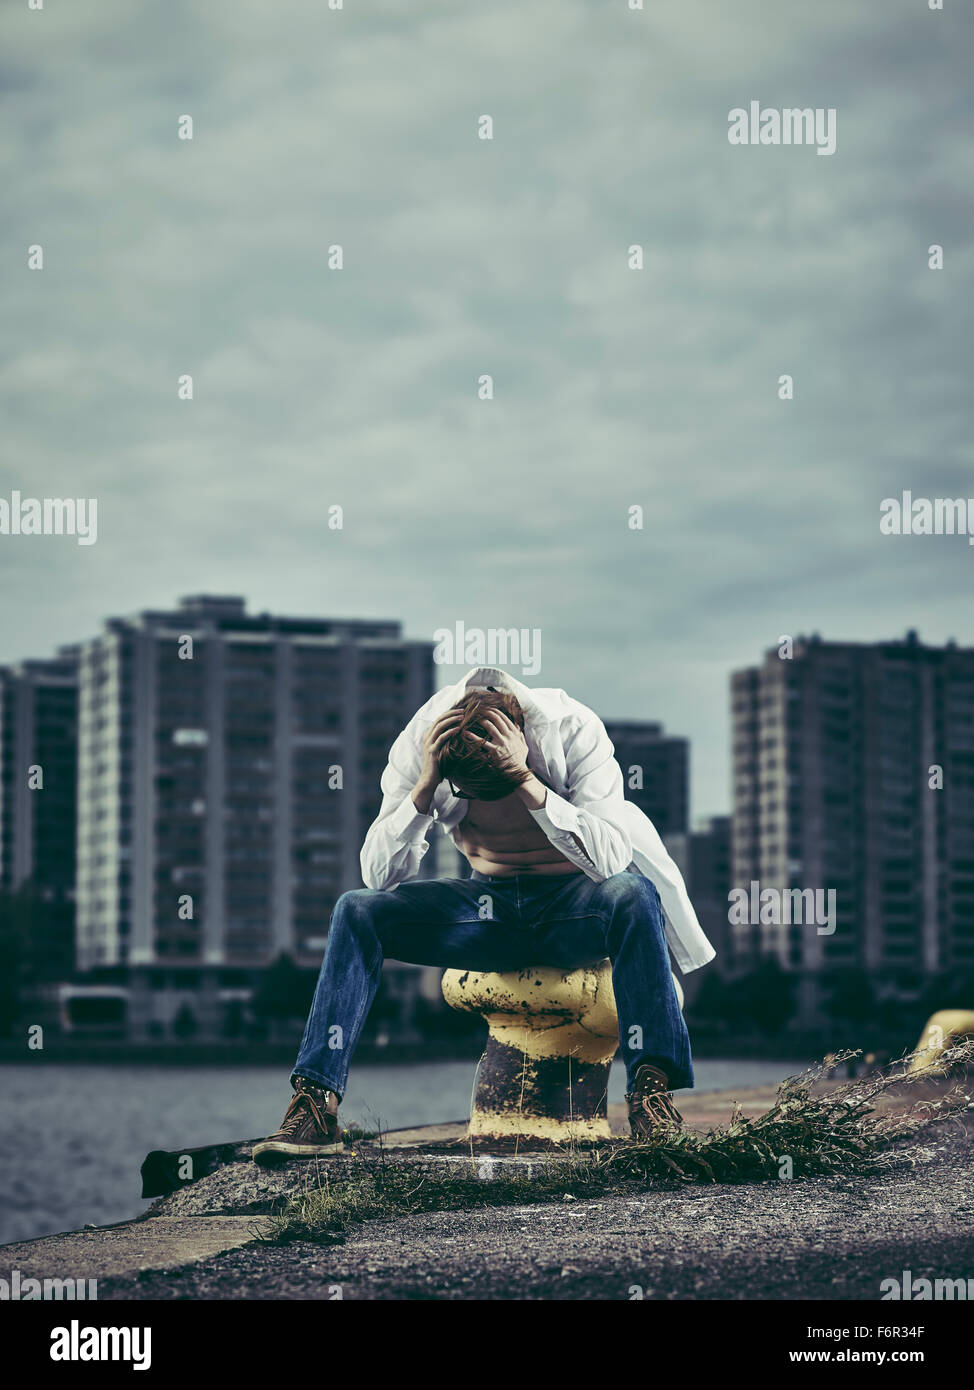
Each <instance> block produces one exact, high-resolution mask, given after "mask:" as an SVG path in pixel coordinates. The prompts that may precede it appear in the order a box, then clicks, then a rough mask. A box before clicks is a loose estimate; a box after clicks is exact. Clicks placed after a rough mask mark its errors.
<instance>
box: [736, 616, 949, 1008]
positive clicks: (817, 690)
mask: <svg viewBox="0 0 974 1390" xmlns="http://www.w3.org/2000/svg"><path fill="white" fill-rule="evenodd" d="M779 650H780V651H781V653H782V654H781V655H779ZM779 650H772V651H769V652H768V653H767V654H766V656H765V659H764V662H763V664H762V665H760V666H755V667H751V668H748V669H747V670H742V671H738V672H735V673H734V675H733V676H732V679H731V691H732V722H733V778H734V796H733V807H734V812H733V827H732V863H731V874H732V880H733V885H734V887H735V888H738V889H743V890H746V891H747V892H748V895H749V897H750V898H752V899H753V900H754V901H755V902H756V901H758V898H757V897H756V896H755V895H754V894H753V893H752V892H751V885H752V884H757V885H759V888H758V894H760V893H761V892H763V890H765V889H766V888H770V889H772V890H774V892H775V893H777V894H778V895H779V901H783V897H784V895H785V894H786V893H787V894H789V896H790V899H791V902H792V903H793V904H796V905H797V898H796V892H801V893H802V894H804V901H805V902H806V903H807V904H809V905H810V904H811V903H812V901H813V899H812V897H811V895H810V894H813V893H815V892H819V893H821V894H822V897H820V898H819V899H818V903H819V905H820V907H821V906H824V905H825V904H826V903H827V902H828V898H827V894H828V892H829V891H830V890H831V891H832V892H833V893H834V920H833V921H832V922H828V921H825V922H823V921H822V914H821V911H820V912H819V914H818V917H817V918H816V920H815V921H813V922H812V923H811V924H809V922H808V921H807V920H806V921H803V922H802V921H799V922H796V921H794V920H792V921H784V920H777V921H775V920H773V918H774V917H775V916H776V915H777V916H778V918H779V919H780V918H783V917H784V916H785V913H784V912H778V913H777V914H776V913H775V911H774V903H773V900H772V902H771V904H770V907H769V909H768V910H767V911H765V912H764V913H763V914H762V913H760V912H759V913H754V912H751V913H749V915H748V920H747V921H739V922H736V923H734V922H733V921H732V923H731V938H732V945H733V951H734V956H735V960H736V962H737V963H738V965H739V966H741V967H744V966H747V965H749V964H753V963H754V961H755V960H756V959H757V958H759V957H762V956H769V955H770V956H774V957H776V958H777V960H778V961H779V963H780V964H781V965H782V966H783V967H784V968H785V969H787V970H794V971H800V972H806V973H808V974H809V975H812V976H819V975H821V972H823V971H827V970H832V969H850V968H851V969H860V970H863V971H867V972H869V974H870V975H871V976H873V977H876V978H878V979H886V980H888V981H890V982H892V983H894V984H896V985H898V986H899V987H901V988H904V989H906V988H909V986H910V983H911V982H917V981H919V980H922V979H923V978H925V977H928V976H930V975H932V974H935V973H938V972H943V971H954V970H956V971H968V972H969V971H971V970H972V969H974V650H971V649H961V648H958V647H957V646H956V645H954V644H948V645H947V646H946V647H929V646H925V645H924V644H922V643H921V642H920V641H919V640H918V638H917V637H916V634H915V633H909V634H908V635H907V637H906V639H905V640H903V641H891V642H878V643H870V644H866V643H853V642H825V641H821V640H820V639H819V638H817V637H812V638H809V639H805V638H798V639H796V640H795V641H794V643H793V644H791V645H790V646H785V645H783V647H782V648H781V649H779ZM788 915H790V916H791V917H792V918H794V916H795V915H796V913H795V911H794V908H792V909H791V910H790V912H789V914H788ZM799 915H800V913H799ZM762 916H763V917H764V918H766V919H767V920H762ZM806 916H807V912H806Z"/></svg>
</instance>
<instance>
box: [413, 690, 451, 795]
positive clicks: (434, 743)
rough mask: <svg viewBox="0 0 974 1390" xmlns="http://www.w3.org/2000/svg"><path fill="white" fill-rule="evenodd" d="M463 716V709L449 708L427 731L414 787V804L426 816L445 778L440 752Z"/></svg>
mask: <svg viewBox="0 0 974 1390" xmlns="http://www.w3.org/2000/svg"><path fill="white" fill-rule="evenodd" d="M462 717H463V711H462V710H458V709H449V710H447V712H446V714H441V715H440V717H439V719H437V720H435V722H434V723H432V724H431V725H430V727H429V728H428V729H427V731H426V737H425V738H424V739H423V765H422V767H421V769H420V773H419V777H418V779H417V781H416V785H415V786H414V787H413V805H414V806H415V807H416V810H417V811H419V812H420V813H421V814H422V815H424V816H428V815H429V809H430V806H431V805H432V804H433V793H434V792H435V791H436V789H437V787H438V786H439V785H440V783H441V782H442V780H443V776H442V774H441V772H440V753H441V752H442V751H443V747H444V745H445V744H446V742H447V740H448V739H449V738H450V736H451V735H452V734H454V733H455V732H456V730H457V729H458V728H459V726H460V720H461V718H462Z"/></svg>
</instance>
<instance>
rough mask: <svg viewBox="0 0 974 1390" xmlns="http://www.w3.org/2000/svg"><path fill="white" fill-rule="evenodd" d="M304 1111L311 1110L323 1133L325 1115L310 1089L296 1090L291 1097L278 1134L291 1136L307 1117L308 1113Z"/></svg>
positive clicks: (312, 1116)
mask: <svg viewBox="0 0 974 1390" xmlns="http://www.w3.org/2000/svg"><path fill="white" fill-rule="evenodd" d="M302 1111H307V1112H309V1113H310V1115H311V1118H312V1119H313V1120H314V1122H315V1125H316V1126H317V1127H318V1129H319V1130H320V1131H321V1132H322V1133H324V1132H325V1117H324V1115H323V1113H322V1110H321V1106H320V1105H319V1104H318V1102H317V1101H316V1100H315V1098H314V1096H312V1095H311V1094H310V1093H309V1092H308V1091H295V1093H294V1095H293V1096H292V1097H291V1102H290V1104H289V1105H288V1108H287V1111H286V1113H285V1115H284V1119H283V1120H282V1121H281V1127H280V1129H279V1130H278V1134H282V1135H286V1136H287V1137H288V1138H290V1136H291V1135H292V1134H293V1133H294V1131H295V1130H296V1129H297V1128H298V1126H299V1125H300V1124H301V1123H302V1122H303V1121H304V1120H305V1119H306V1115H305V1114H303V1113H302Z"/></svg>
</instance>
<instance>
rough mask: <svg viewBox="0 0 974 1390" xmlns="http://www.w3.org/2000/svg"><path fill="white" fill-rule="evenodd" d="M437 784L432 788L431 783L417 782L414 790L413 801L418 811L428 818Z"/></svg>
mask: <svg viewBox="0 0 974 1390" xmlns="http://www.w3.org/2000/svg"><path fill="white" fill-rule="evenodd" d="M437 785H438V784H437V783H434V784H433V785H432V786H431V785H430V783H429V782H417V783H416V785H415V786H414V787H413V790H412V801H413V805H414V806H415V807H416V810H417V811H418V812H419V814H420V815H421V816H428V815H429V813H430V807H431V806H432V805H433V795H434V793H435V791H436V787H437Z"/></svg>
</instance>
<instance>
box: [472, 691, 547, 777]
mask: <svg viewBox="0 0 974 1390" xmlns="http://www.w3.org/2000/svg"><path fill="white" fill-rule="evenodd" d="M480 722H481V723H482V724H483V725H484V727H485V728H488V729H489V730H490V735H489V737H487V738H485V739H484V740H483V742H482V746H483V747H484V748H485V749H486V750H487V752H488V753H489V754H490V757H491V761H492V762H493V764H494V766H495V767H496V768H497V770H498V772H500V773H502V775H503V776H504V777H507V778H509V779H510V782H511V784H512V787H513V786H515V785H516V786H520V785H521V784H522V783H524V782H527V781H528V779H529V778H533V777H534V773H533V772H532V771H531V769H530V768H529V767H528V744H527V740H526V739H525V737H524V734H523V733H522V732H521V730H520V729H519V728H518V727H517V725H516V724H515V723H514V721H513V720H512V719H509V718H508V716H507V715H506V714H505V713H504V711H503V710H499V709H488V710H484V712H483V714H482V716H481V721H480Z"/></svg>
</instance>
